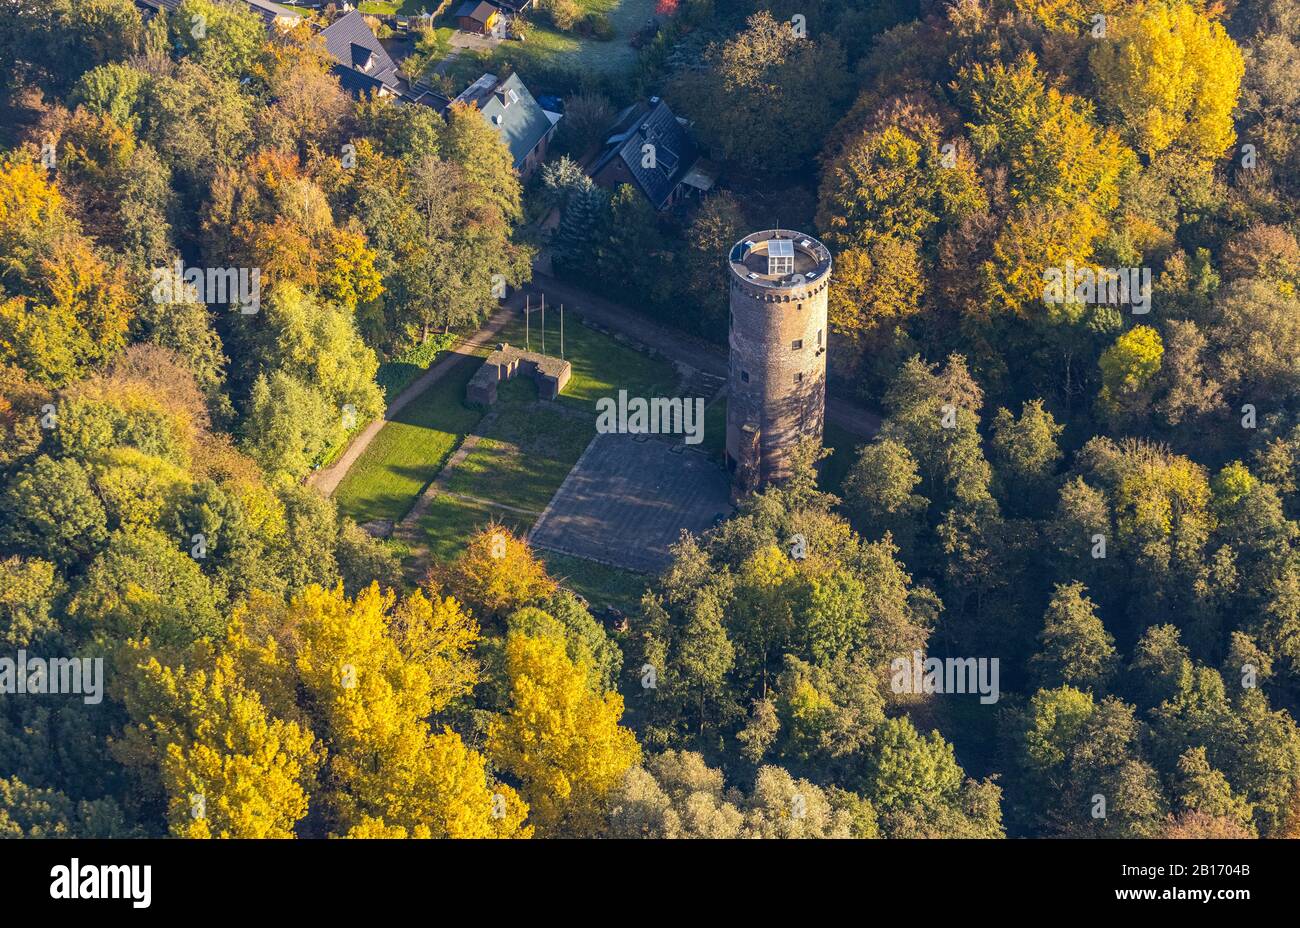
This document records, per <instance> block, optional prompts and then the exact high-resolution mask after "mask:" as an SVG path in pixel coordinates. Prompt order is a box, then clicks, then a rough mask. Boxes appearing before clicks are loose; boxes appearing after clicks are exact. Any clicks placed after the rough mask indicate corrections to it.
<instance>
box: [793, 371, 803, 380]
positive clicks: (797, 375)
mask: <svg viewBox="0 0 1300 928" xmlns="http://www.w3.org/2000/svg"><path fill="white" fill-rule="evenodd" d="M794 382H795V383H803V371H799V372H798V373H797V374H795V375H794Z"/></svg>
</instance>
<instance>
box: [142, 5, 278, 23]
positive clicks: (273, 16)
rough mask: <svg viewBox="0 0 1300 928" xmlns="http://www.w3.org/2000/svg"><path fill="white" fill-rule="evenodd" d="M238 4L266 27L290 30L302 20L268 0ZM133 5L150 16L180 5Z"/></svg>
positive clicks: (170, 11) (173, 10)
mask: <svg viewBox="0 0 1300 928" xmlns="http://www.w3.org/2000/svg"><path fill="white" fill-rule="evenodd" d="M238 2H240V3H243V4H244V6H246V7H248V8H249V10H250V11H252V12H254V13H256V14H257V15H258V16H259V17H260V18H261V20H262V22H263V23H265V24H266V25H267V26H276V27H278V28H280V29H291V28H293V27H294V26H296V25H298V23H299V22H301V21H302V18H303V16H302V14H301V13H299V12H298V11H297V10H291V9H289V8H288V7H285V6H280V4H278V3H272V2H270V0H238ZM135 5H136V6H138V7H140V9H141V10H143V11H144V12H145V13H147V14H150V15H152V14H153V13H157V12H159V11H166V12H168V13H172V12H175V10H176V8H177V7H178V6H180V5H181V0H135Z"/></svg>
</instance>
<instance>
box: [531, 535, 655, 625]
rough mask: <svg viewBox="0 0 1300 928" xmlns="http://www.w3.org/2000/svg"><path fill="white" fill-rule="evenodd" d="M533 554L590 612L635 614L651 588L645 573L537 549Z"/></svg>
mask: <svg viewBox="0 0 1300 928" xmlns="http://www.w3.org/2000/svg"><path fill="white" fill-rule="evenodd" d="M536 553H537V555H538V557H540V558H541V559H542V562H543V563H544V564H546V572H547V573H549V574H550V575H551V576H552V577H553V578H555V581H556V582H557V583H559V584H560V586H563V587H566V588H567V589H570V590H573V592H575V593H577V594H578V595H579V596H581V597H582V598H583V599H585V600H586V601H587V602H588V603H589V604H590V605H591V607H592V609H593V610H596V609H600V608H603V607H612V608H614V609H618V610H620V611H621V612H625V613H631V612H635V611H636V609H637V607H638V606H639V605H640V602H641V594H642V593H644V592H645V591H646V589H647V588H648V587H649V586H650V578H649V577H647V576H646V575H645V574H638V573H634V572H632V571H630V570H623V569H621V568H618V567H610V566H609V565H607V564H598V563H596V562H595V561H588V560H586V559H585V558H580V557H570V556H569V555H567V554H559V553H557V552H555V551H545V550H538V551H537V552H536Z"/></svg>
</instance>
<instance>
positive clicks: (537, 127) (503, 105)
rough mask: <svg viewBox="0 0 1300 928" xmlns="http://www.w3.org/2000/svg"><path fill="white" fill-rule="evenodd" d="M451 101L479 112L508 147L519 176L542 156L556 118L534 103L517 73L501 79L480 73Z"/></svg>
mask: <svg viewBox="0 0 1300 928" xmlns="http://www.w3.org/2000/svg"><path fill="white" fill-rule="evenodd" d="M452 102H453V103H463V104H465V105H466V106H472V107H474V108H475V109H477V110H478V111H479V112H480V113H482V114H483V118H484V119H486V120H487V122H488V125H490V126H491V127H492V128H493V129H495V130H496V131H497V133H498V134H499V135H500V136H501V140H502V141H503V142H505V143H506V147H507V148H509V149H510V156H511V158H512V159H513V161H514V165H515V170H516V171H518V172H519V174H520V176H521V177H528V176H529V175H530V174H532V173H533V171H535V170H537V166H538V165H539V164H541V163H542V161H543V160H545V158H546V148H547V146H548V145H549V144H550V141H551V137H552V136H553V135H554V134H555V126H556V125H557V124H558V123H559V121H560V114H559V113H552V112H549V111H547V110H544V109H542V108H541V106H540V105H538V103H537V101H536V100H535V99H534V98H533V95H532V93H530V92H529V90H528V88H527V87H525V86H524V82H523V81H521V80H520V79H519V75H517V74H511V75H510V76H509V77H507V78H505V79H498V78H497V76H496V75H495V74H484V75H483V76H482V77H480V78H479V79H478V80H476V81H475V82H474V83H472V84H470V85H469V86H468V87H466V88H465V89H464V90H462V91H461V92H460V94H459V95H458V96H457V97H456V99H455V100H453V101H452Z"/></svg>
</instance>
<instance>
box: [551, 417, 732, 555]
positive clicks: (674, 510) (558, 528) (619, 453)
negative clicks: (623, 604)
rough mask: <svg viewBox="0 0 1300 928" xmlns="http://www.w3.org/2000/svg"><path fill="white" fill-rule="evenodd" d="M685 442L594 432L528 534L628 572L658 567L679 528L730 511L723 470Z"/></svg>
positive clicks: (699, 525)
mask: <svg viewBox="0 0 1300 928" xmlns="http://www.w3.org/2000/svg"><path fill="white" fill-rule="evenodd" d="M688 447H689V446H687V445H684V444H682V443H681V440H680V439H676V440H675V441H674V442H673V443H669V442H668V441H663V440H659V439H655V438H649V437H647V436H632V435H597V436H596V437H595V438H594V439H592V442H591V444H590V445H588V446H587V450H586V451H584V452H583V454H582V457H581V458H580V459H579V461H578V463H577V464H576V465H575V466H574V468H573V470H571V471H570V472H569V476H568V477H567V478H565V481H564V483H563V484H561V486H560V489H559V490H557V491H556V493H555V496H554V498H553V499H552V500H551V502H550V505H548V506H547V507H546V511H545V512H544V513H542V516H541V518H539V519H538V520H537V523H536V524H535V525H534V526H533V530H532V532H531V533H530V535H529V540H530V541H531V542H532V543H533V544H534V545H536V546H537V547H539V548H546V549H548V550H550V551H558V552H559V553H561V554H569V555H573V556H575V557H582V558H587V559H589V560H593V561H601V562H604V563H607V564H613V565H615V566H618V567H625V568H628V569H630V570H636V571H641V572H645V573H651V572H656V571H659V570H662V569H663V568H664V567H666V566H667V565H668V563H669V561H670V560H671V557H670V555H669V553H668V547H669V546H670V545H673V544H676V542H677V539H678V537H679V535H680V534H681V530H682V529H687V530H689V531H690V532H692V533H694V534H697V535H698V534H701V533H703V532H704V531H706V530H707V529H709V528H710V527H712V525H713V523H714V522H715V521H716V520H717V518H718V517H719V516H721V515H728V514H730V512H731V504H730V502H729V500H728V497H729V493H728V481H727V475H726V472H725V471H724V470H723V469H722V468H721V467H720V466H719V465H718V464H717V463H715V462H714V461H712V460H710V459H709V458H708V456H707V455H705V454H702V453H700V452H698V451H692V450H687V448H688Z"/></svg>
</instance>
